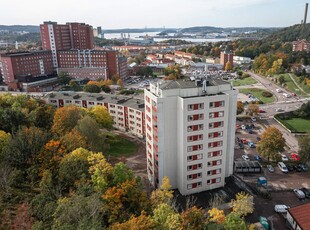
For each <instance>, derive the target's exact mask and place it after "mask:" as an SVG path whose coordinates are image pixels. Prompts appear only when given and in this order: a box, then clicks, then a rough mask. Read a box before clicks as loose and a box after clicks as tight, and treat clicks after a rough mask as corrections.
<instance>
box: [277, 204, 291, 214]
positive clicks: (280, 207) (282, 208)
mask: <svg viewBox="0 0 310 230" xmlns="http://www.w3.org/2000/svg"><path fill="white" fill-rule="evenodd" d="M289 208H290V207H289V206H286V205H284V204H277V205H275V206H274V210H275V211H276V212H277V213H287V209H289Z"/></svg>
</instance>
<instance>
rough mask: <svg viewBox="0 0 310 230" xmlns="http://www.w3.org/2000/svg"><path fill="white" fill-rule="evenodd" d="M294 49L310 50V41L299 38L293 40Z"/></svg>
mask: <svg viewBox="0 0 310 230" xmlns="http://www.w3.org/2000/svg"><path fill="white" fill-rule="evenodd" d="M293 51H307V52H310V42H309V41H307V40H306V39H298V40H297V41H294V42H293Z"/></svg>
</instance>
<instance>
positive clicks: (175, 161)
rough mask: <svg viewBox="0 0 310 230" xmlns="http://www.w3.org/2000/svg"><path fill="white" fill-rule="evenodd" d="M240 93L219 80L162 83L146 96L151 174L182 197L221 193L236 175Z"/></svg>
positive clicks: (156, 182) (156, 183) (153, 179)
mask: <svg viewBox="0 0 310 230" xmlns="http://www.w3.org/2000/svg"><path fill="white" fill-rule="evenodd" d="M237 94H238V91H237V90H235V89H233V88H232V86H231V85H230V84H229V83H227V82H223V81H221V80H220V79H205V80H196V81H186V80H185V81H164V82H162V83H157V84H151V85H150V88H149V89H145V90H144V97H145V128H146V130H145V137H146V155H147V173H148V179H149V181H150V183H151V184H152V185H153V186H154V187H159V186H160V185H161V181H162V178H163V177H164V176H167V177H168V178H169V179H170V181H171V185H172V188H174V189H178V190H179V191H180V193H181V194H182V195H188V194H193V193H197V192H202V191H205V190H211V189H215V188H219V187H223V186H224V184H225V178H226V177H229V176H230V175H231V174H232V173H233V159H234V139H235V138H234V137H235V129H234V128H235V123H236V108H237Z"/></svg>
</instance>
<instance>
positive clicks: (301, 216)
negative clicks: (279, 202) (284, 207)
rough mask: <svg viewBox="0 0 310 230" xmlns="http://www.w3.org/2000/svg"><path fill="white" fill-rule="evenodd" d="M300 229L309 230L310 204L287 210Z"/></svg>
mask: <svg viewBox="0 0 310 230" xmlns="http://www.w3.org/2000/svg"><path fill="white" fill-rule="evenodd" d="M288 211H289V213H290V214H291V216H292V217H293V218H294V219H295V221H296V222H297V224H298V225H299V227H301V229H310V218H309V217H310V203H309V204H304V205H299V206H296V207H294V208H290V209H288Z"/></svg>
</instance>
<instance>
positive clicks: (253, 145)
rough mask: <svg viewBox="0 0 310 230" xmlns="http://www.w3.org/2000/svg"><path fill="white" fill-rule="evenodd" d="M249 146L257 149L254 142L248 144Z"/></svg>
mask: <svg viewBox="0 0 310 230" xmlns="http://www.w3.org/2000/svg"><path fill="white" fill-rule="evenodd" d="M248 146H249V147H250V148H255V147H256V146H255V144H254V143H253V142H251V141H249V142H248Z"/></svg>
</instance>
